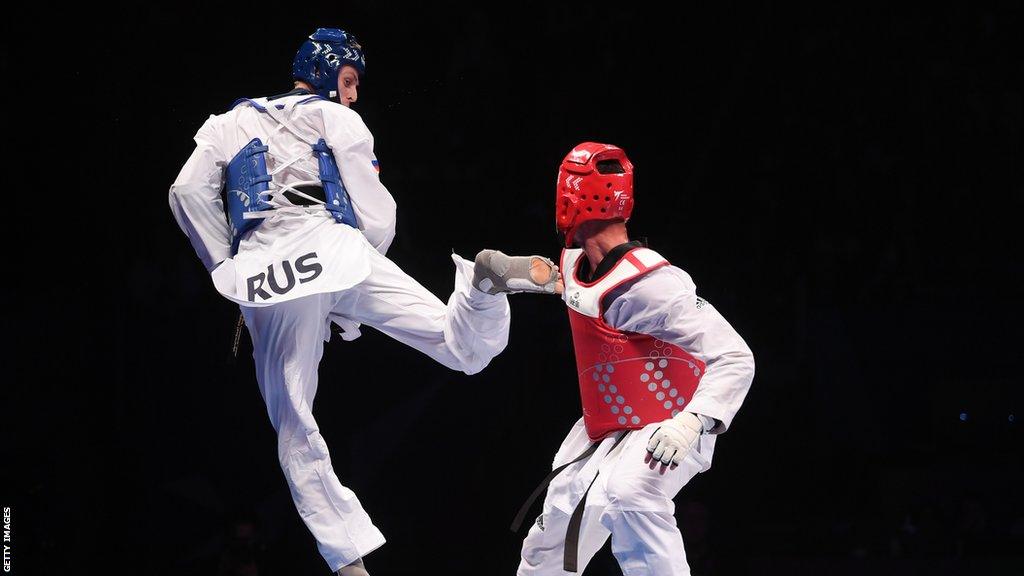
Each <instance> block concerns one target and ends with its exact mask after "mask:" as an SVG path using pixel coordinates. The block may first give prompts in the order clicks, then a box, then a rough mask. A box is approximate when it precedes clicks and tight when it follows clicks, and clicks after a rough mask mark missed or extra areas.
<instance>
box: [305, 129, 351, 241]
mask: <svg viewBox="0 0 1024 576" xmlns="http://www.w3.org/2000/svg"><path fill="white" fill-rule="evenodd" d="M313 152H315V153H316V160H317V164H318V165H319V168H320V182H321V183H322V184H323V187H324V198H326V200H327V202H326V204H324V208H326V209H327V210H328V211H329V212H330V213H331V214H332V215H334V220H335V221H336V222H340V223H341V224H348V225H349V226H351V227H353V228H359V224H358V223H357V222H356V212H355V210H354V209H353V208H352V200H351V199H349V197H348V190H345V184H344V183H343V182H342V181H341V171H340V170H338V162H337V161H335V160H334V153H333V152H331V147H330V146H328V145H327V142H325V141H324V139H323V138H321V139H320V141H319V142H317V143H316V145H315V146H313Z"/></svg>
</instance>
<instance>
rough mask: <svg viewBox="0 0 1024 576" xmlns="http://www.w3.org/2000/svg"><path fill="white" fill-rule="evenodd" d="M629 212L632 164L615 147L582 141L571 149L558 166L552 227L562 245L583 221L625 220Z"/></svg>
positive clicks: (567, 242) (569, 241)
mask: <svg viewBox="0 0 1024 576" xmlns="http://www.w3.org/2000/svg"><path fill="white" fill-rule="evenodd" d="M632 212H633V164H632V163H631V162H630V161H629V158H626V153H625V152H624V151H623V150H622V148H619V147H618V146H612V145H611V144H598V143H597V142H584V143H582V144H580V145H578V146H576V147H575V148H573V149H572V152H569V154H568V155H567V156H566V157H565V159H564V160H562V165H561V166H560V167H559V169H558V184H557V187H556V189H555V227H556V228H558V231H559V232H562V233H563V234H565V247H566V248H571V247H572V245H573V236H574V235H575V234H576V229H577V228H579V226H580V224H582V223H584V222H586V221H587V220H612V219H616V218H618V219H622V220H623V221H626V220H629V215H630V214H632Z"/></svg>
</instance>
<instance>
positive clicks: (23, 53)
mask: <svg viewBox="0 0 1024 576" xmlns="http://www.w3.org/2000/svg"><path fill="white" fill-rule="evenodd" d="M54 12H55V13H56V12H57V10H54ZM59 12H60V17H59V19H58V20H57V21H55V20H54V16H55V14H41V15H39V17H38V19H35V20H32V21H30V20H27V19H26V20H24V21H11V20H8V21H7V22H5V23H4V28H5V30H4V32H5V38H6V40H5V41H4V48H3V53H2V66H3V76H4V77H5V78H7V79H8V88H7V89H5V92H7V95H6V98H5V100H6V101H7V102H8V104H7V105H6V106H5V108H6V109H7V111H8V114H7V120H8V127H9V128H8V130H9V131H8V132H7V134H8V139H6V140H7V144H6V145H5V148H6V149H7V150H8V152H7V153H5V157H6V159H7V160H8V165H7V169H6V170H5V172H6V180H7V183H8V186H7V187H6V188H7V191H8V196H7V198H8V199H9V200H8V202H7V206H6V212H7V218H6V221H7V222H8V223H9V225H10V226H9V228H8V231H9V233H11V234H12V237H11V240H12V241H11V242H10V243H8V253H7V255H6V256H7V263H6V264H7V266H6V267H7V274H5V278H7V279H8V280H7V284H8V285H9V286H11V285H13V287H14V292H15V294H14V296H12V297H10V299H9V305H8V307H7V308H8V309H7V313H8V315H7V318H8V319H7V320H6V321H5V324H4V325H5V327H6V328H7V330H6V331H7V332H8V339H9V341H10V342H11V345H8V346H7V347H6V352H5V355H6V356H7V358H8V360H7V361H5V364H6V365H7V372H8V376H7V377H5V379H4V380H5V383H4V385H3V401H2V403H3V406H4V408H3V411H4V426H3V427H4V429H5V431H6V432H7V433H6V434H5V441H4V442H3V452H2V458H3V465H2V466H3V468H2V471H3V480H2V482H3V486H4V488H3V497H4V503H3V505H4V506H12V507H13V530H14V554H15V556H14V560H15V562H14V568H15V573H23V574H29V573H39V574H51V573H52V574H56V573H66V572H67V571H74V572H83V573H108V572H109V571H110V570H111V569H113V568H114V567H115V566H123V567H125V569H127V570H130V571H131V572H132V573H140V574H186V575H187V574H217V573H220V574H235V573H237V574H257V573H258V574H289V575H298V574H326V573H327V568H326V566H325V564H324V563H323V560H322V559H321V558H320V556H319V554H318V553H317V551H316V548H315V545H314V542H313V539H312V537H311V536H310V535H309V534H308V532H307V531H306V529H305V527H304V525H303V524H302V523H301V521H300V519H299V517H298V514H297V513H296V512H295V510H294V507H293V504H292V502H291V499H290V497H289V495H288V491H287V488H286V485H285V482H284V479H283V477H282V474H281V472H280V469H279V468H278V463H277V458H276V444H275V439H274V434H273V431H272V429H271V427H270V424H269V421H268V419H267V417H266V413H265V409H264V407H263V404H262V401H261V399H260V396H259V393H258V390H257V387H256V383H255V378H254V374H253V368H252V365H251V360H249V358H248V355H249V354H250V352H251V349H250V348H249V346H248V342H247V340H244V339H243V345H242V352H241V354H240V358H239V360H238V361H237V362H231V360H230V354H229V349H230V343H231V336H232V331H233V328H234V321H235V319H236V317H237V308H236V307H235V306H233V305H232V304H230V303H229V302H228V301H226V300H224V299H222V298H221V297H219V296H218V295H217V293H216V292H215V291H214V289H213V286H212V283H211V282H210V281H209V279H208V276H207V275H206V273H205V271H204V269H203V267H202V265H201V264H200V262H199V260H198V259H197V258H196V257H195V255H194V253H193V252H192V250H191V248H190V246H189V243H188V241H187V240H186V238H185V237H184V236H183V234H182V233H181V232H180V230H179V229H178V228H177V226H176V224H175V222H174V220H173V218H172V216H171V213H170V211H169V209H168V206H167V197H166V194H167V189H168V187H169V185H170V184H171V182H172V181H173V180H174V177H175V175H176V174H177V171H178V169H179V168H180V166H181V164H183V163H184V161H185V159H186V158H187V157H188V155H189V153H190V152H191V149H192V146H193V144H192V141H191V138H192V136H193V134H194V133H195V131H196V130H197V129H198V127H199V126H200V125H201V124H202V122H203V120H204V119H205V118H206V117H207V115H209V114H210V113H219V112H222V111H224V110H226V109H227V107H228V106H229V105H230V103H231V102H232V101H234V99H236V98H237V97H240V96H260V95H268V94H273V93H280V92H283V91H285V90H287V89H288V88H290V85H291V80H290V74H289V73H290V64H291V59H292V56H293V54H294V51H295V49H296V48H297V47H298V45H299V44H300V43H301V42H302V40H303V38H304V37H305V36H306V35H308V34H309V33H311V32H312V31H313V30H314V29H315V28H316V27H318V26H340V27H343V28H345V29H346V30H349V31H351V32H353V33H354V34H355V35H356V36H357V37H358V38H359V40H360V41H361V43H362V44H363V46H364V48H365V51H366V54H367V62H368V75H367V77H366V78H365V79H364V81H363V83H362V85H361V86H360V91H359V102H358V103H357V104H356V107H355V109H356V110H357V111H358V112H359V113H360V114H361V115H362V117H363V119H364V120H365V121H366V124H367V125H368V126H369V127H370V129H371V131H372V132H373V133H374V136H375V138H376V154H377V156H378V158H379V159H380V163H381V168H382V169H381V179H382V181H383V182H384V183H385V185H386V186H387V187H388V188H389V190H390V191H391V192H392V194H393V195H394V196H395V198H396V200H397V202H398V206H399V212H398V236H397V239H396V241H395V243H394V245H393V246H392V248H391V251H390V252H389V256H390V257H391V258H392V259H393V260H394V261H395V262H397V263H398V264H399V265H400V266H402V267H403V268H404V269H405V270H406V271H407V272H408V273H410V274H411V275H412V276H413V277H415V278H417V279H419V280H420V281H421V282H422V283H423V284H424V285H425V286H427V287H428V288H430V289H431V290H432V291H433V292H434V293H435V294H437V295H439V296H441V297H442V298H447V294H448V293H449V292H450V289H451V284H452V278H451V276H452V270H451V264H450V261H449V257H448V255H449V254H450V252H451V251H452V250H453V249H454V250H456V251H457V252H459V253H460V254H462V255H464V256H467V257H472V255H473V254H475V252H476V251H477V250H478V249H480V248H483V247H497V248H501V249H504V250H506V251H509V252H516V253H545V254H549V255H551V256H556V255H557V253H558V250H559V246H558V244H557V239H556V237H555V235H554V230H553V228H554V226H553V215H552V206H551V200H552V196H553V194H552V192H553V185H554V180H555V175H556V171H557V165H558V162H559V161H560V159H561V158H562V157H563V156H564V155H565V153H566V152H568V150H569V149H571V147H572V146H573V145H575V144H576V143H578V142H580V141H584V140H597V141H605V142H612V143H615V144H618V145H620V146H622V147H623V148H625V150H626V151H627V153H628V154H629V155H630V157H631V159H632V161H633V163H634V164H635V165H636V197H637V208H636V210H635V211H634V217H633V219H632V220H631V221H630V231H631V232H632V233H633V234H634V236H638V237H646V238H647V239H648V240H649V242H650V245H651V246H652V247H653V248H655V249H656V250H658V251H660V252H661V253H663V254H664V255H665V256H667V257H668V258H669V259H670V260H671V261H672V262H673V263H674V264H676V265H677V266H680V267H682V268H683V269H685V270H687V271H688V272H689V273H690V274H691V275H692V276H693V278H694V279H695V281H696V282H697V285H698V290H699V292H700V294H701V295H702V296H703V297H705V298H707V299H708V300H709V301H711V302H712V303H714V304H715V306H716V307H717V308H718V309H719V310H720V311H721V312H722V313H723V314H724V315H725V316H726V318H728V319H729V321H730V322H731V323H732V324H733V326H735V327H736V329H737V330H738V331H739V332H740V334H742V335H743V337H744V338H745V339H746V341H747V342H748V343H749V345H750V347H751V348H752V349H753V351H754V354H755V357H756V360H757V376H756V377H755V380H754V384H753V387H752V388H751V391H750V394H749V396H748V397H747V400H746V403H745V404H744V406H743V408H742V410H741V411H740V413H739V415H738V417H737V418H736V420H735V423H734V425H733V427H732V428H731V429H730V431H729V432H728V433H727V434H726V435H724V436H723V437H722V438H721V439H720V442H719V445H718V450H717V453H716V457H715V463H714V467H713V468H712V470H711V471H710V472H709V473H707V474H703V475H701V476H699V477H697V478H696V479H695V480H693V481H692V482H691V483H690V484H689V485H688V486H687V487H686V488H684V490H683V491H682V492H681V493H680V495H679V496H678V497H677V498H676V503H677V511H676V517H677V518H678V520H679V523H680V526H681V528H682V531H683V535H684V539H685V541H686V544H687V552H688V554H689V557H690V560H691V565H692V568H693V572H694V574H697V575H703V574H712V575H714V574H776V573H778V574H822V573H826V572H828V573H831V574H869V573H870V574H918V573H921V574H923V573H928V574H1006V573H1011V572H1013V571H1015V570H1019V567H1020V566H1021V562H1022V561H1024V498H1022V496H1021V485H1022V480H1024V475H1022V473H1021V472H1022V470H1021V468H1022V463H1024V462H1022V450H1021V447H1022V446H1021V436H1022V434H1021V423H1020V418H1021V417H1022V416H1024V414H1022V410H1021V409H1022V404H1021V397H1022V394H1021V391H1020V375H1019V374H1020V373H1019V360H1020V356H1021V355H1020V343H1021V340H1022V339H1021V335H1020V331H1019V325H1020V322H1021V320H1022V316H1024V315H1022V292H1021V284H1020V276H1021V260H1020V256H1019V246H1020V241H1019V232H1018V230H1019V220H1020V215H1021V209H1022V204H1024V202H1022V199H1024V194H1022V185H1021V176H1022V170H1021V159H1022V155H1021V112H1022V98H1021V78H1022V72H1024V70H1022V65H1021V60H1020V58H1019V56H1016V57H1014V56H1012V54H1013V53H1017V52H1018V50H1019V49H1020V48H1021V42H1020V30H1021V25H1022V22H1021V18H1020V13H1019V10H1018V9H1017V8H1016V7H1014V6H1011V5H1009V4H1008V5H1007V6H1005V7H987V8H974V7H972V8H967V7H963V6H961V7H953V8H950V7H941V8H936V7H931V6H928V7H921V8H916V9H912V10H911V9H907V10H904V11H893V10H892V9H891V8H884V9H880V8H870V7H866V6H863V5H861V4H859V3H857V4H852V5H850V6H847V7H835V6H829V7H818V8H814V9H799V10H796V9H793V10H782V9H779V8H775V7H771V6H768V5H764V4H759V5H753V6H722V5H718V6H716V7H714V8H709V7H693V6H685V7H675V8H668V7H666V6H660V7H657V8H655V7H653V6H647V7H643V6H640V5H638V4H629V5H624V6H619V7H616V8H601V7H597V6H593V5H580V6H574V7H570V6H568V5H566V6H549V5H545V4H515V5H509V6H505V7H503V8H493V9H485V8H481V7H476V8H466V7H456V6H454V5H452V6H436V5H432V6H430V7H421V8H410V7H407V6H404V5H400V4H386V5H381V4H378V5H375V6H371V5H369V4H368V3H367V4H359V5H357V6H348V5H345V4H338V5H337V6H334V7H331V6H328V5H326V4H323V5H311V4H310V5H307V4H303V5H298V4H295V5H289V4H282V5H278V6H276V7H273V8H270V7H253V6H243V5H235V6H232V7H225V8H217V7H213V6H212V5H209V4H195V5H190V4H179V5H175V6H174V7H172V6H171V5H166V6H154V7H141V8H140V7H138V6H134V7H128V8H119V9H105V8H104V9H101V8H97V7H77V8H75V7H73V8H68V9H66V10H64V9H61V10H60V11H59ZM23 142H27V143H28V144H22V143H23ZM11 151H13V152H14V153H15V155H14V157H13V158H12V155H11V154H10V152H11ZM512 301H513V302H512V306H513V330H512V336H511V342H510V344H509V346H508V348H507V349H506V351H505V352H504V353H503V354H502V355H501V356H499V357H498V358H496V359H495V360H494V361H493V362H492V363H491V365H490V366H489V367H488V368H487V369H486V370H485V371H484V372H483V373H481V374H478V375H475V376H471V377H470V376H465V375H463V374H460V373H454V372H451V371H448V370H446V369H445V368H443V367H441V366H440V365H437V364H435V363H433V362H432V361H430V360H429V359H428V358H426V357H425V356H422V355H420V354H419V353H417V352H415V351H413V350H411V349H408V348H406V347H404V346H402V345H400V344H398V343H396V342H394V341H391V340H389V339H388V338H386V337H384V336H382V335H381V334H379V333H376V332H374V331H373V330H371V329H367V330H365V331H364V335H363V337H362V338H360V339H359V340H357V341H355V342H352V343H346V342H342V341H341V340H340V339H335V340H333V341H332V342H331V343H330V344H328V345H327V347H326V350H325V354H324V360H323V362H322V364H321V372H320V392H319V395H318V397H317V403H316V407H315V414H316V416H317V418H318V421H319V423H320V426H321V431H322V433H323V435H324V436H325V438H326V439H327V442H328V445H329V446H330V447H331V451H332V457H333V461H334V466H335V469H336V471H337V472H338V475H339V476H340V477H341V479H342V480H343V482H344V483H345V484H346V485H347V486H349V487H351V488H352V489H354V490H355V491H356V493H357V494H358V495H359V496H360V499H361V500H362V502H363V504H364V506H365V507H366V509H367V510H368V511H369V512H370V514H371V515H372V517H373V518H374V520H375V522H376V523H377V524H378V526H379V527H380V528H381V530H382V531H383V532H384V534H385V536H386V537H387V538H388V544H387V545H386V546H385V547H384V548H382V549H380V550H379V551H377V552H375V553H373V554H372V555H371V556H369V557H368V558H367V565H368V567H369V568H370V569H371V571H372V573H373V574H375V575H388V574H512V573H514V570H515V567H516V564H517V562H518V550H519V545H520V542H521V540H520V538H521V536H516V535H513V534H511V533H510V532H509V531H508V529H507V525H508V523H509V521H510V520H511V518H512V516H513V514H514V513H515V510H516V509H517V507H518V505H519V504H520V503H521V502H522V500H523V499H524V498H525V496H526V495H527V494H528V493H529V492H530V490H531V489H532V488H533V487H534V486H535V484H536V482H537V481H539V480H540V478H541V477H543V475H544V474H545V472H546V470H547V469H548V467H549V465H550V462H551V458H552V456H553V455H554V452H555V449H556V448H557V446H558V444H559V442H560V440H561V439H562V437H563V436H564V434H565V433H566V431H567V430H568V428H569V427H570V426H571V424H572V423H573V422H574V421H575V420H576V418H577V417H578V415H579V405H578V402H579V401H578V392H577V390H576V384H575V373H574V363H573V359H572V354H571V342H570V339H569V338H568V326H567V322H566V320H565V312H564V311H563V306H562V304H561V303H560V302H559V301H558V300H557V299H554V298H542V297H530V296H522V295H520V296H514V297H513V298H512ZM8 502H13V504H8ZM246 570H248V571H246ZM587 573H588V574H591V573H592V574H618V569H617V567H616V566H615V563H614V560H613V559H612V557H611V555H610V552H609V551H608V550H607V548H606V549H605V550H604V551H602V552H601V553H600V554H599V556H598V557H597V558H596V559H595V560H594V562H593V563H592V565H591V567H590V568H589V569H588V570H587Z"/></svg>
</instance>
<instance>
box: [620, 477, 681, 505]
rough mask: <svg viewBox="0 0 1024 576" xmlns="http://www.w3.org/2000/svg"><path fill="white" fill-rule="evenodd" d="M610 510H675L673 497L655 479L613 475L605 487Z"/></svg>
mask: <svg viewBox="0 0 1024 576" xmlns="http://www.w3.org/2000/svg"><path fill="white" fill-rule="evenodd" d="M605 489H606V491H607V495H608V504H609V506H608V507H609V509H610V510H613V511H615V510H619V511H642V512H668V513H669V514H671V513H672V512H673V511H674V505H673V504H672V498H671V497H670V496H669V495H668V494H666V493H665V491H664V490H663V489H662V487H661V485H660V483H659V482H657V481H656V480H653V479H647V478H642V477H641V478H637V477H622V476H612V477H611V478H609V479H608V481H607V484H606V487H605Z"/></svg>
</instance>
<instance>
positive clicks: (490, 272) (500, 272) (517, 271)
mask: <svg viewBox="0 0 1024 576" xmlns="http://www.w3.org/2000/svg"><path fill="white" fill-rule="evenodd" d="M538 267H539V268H541V270H535V268H538ZM543 268H547V273H546V274H545V273H544V271H543ZM535 274H536V275H537V276H540V277H542V279H541V281H538V280H535V279H534V275H535ZM557 282H558V266H555V263H554V262H552V261H551V260H549V259H547V258H545V257H543V256H508V255H507V254H504V253H502V252H499V251H498V250H481V251H480V253H479V254H477V255H476V260H475V262H474V265H473V287H475V288H476V289H477V290H480V291H483V292H487V293H488V294H499V293H501V292H508V293H515V292H538V293H541V294H554V293H555V285H556V284H557Z"/></svg>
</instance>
